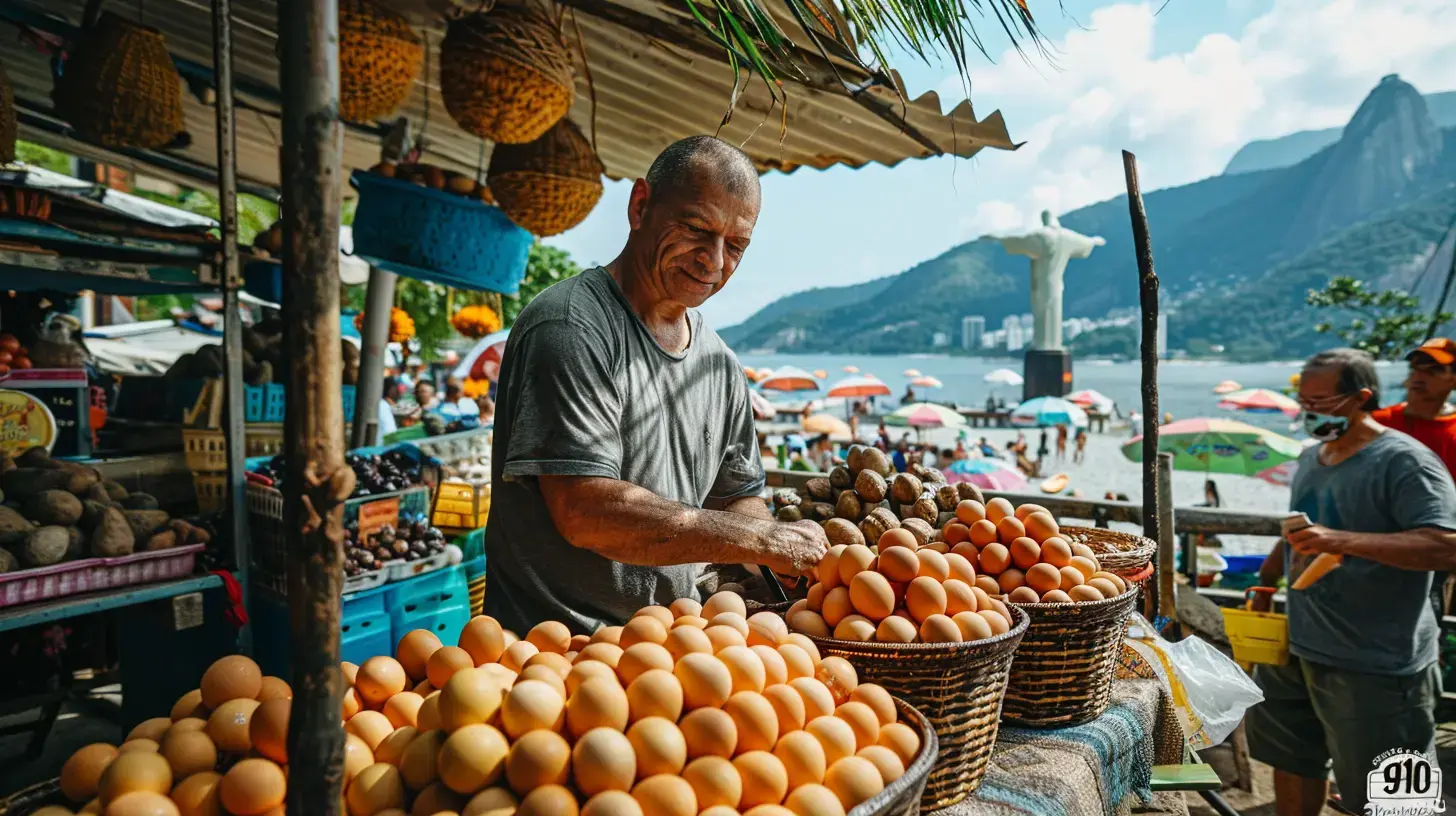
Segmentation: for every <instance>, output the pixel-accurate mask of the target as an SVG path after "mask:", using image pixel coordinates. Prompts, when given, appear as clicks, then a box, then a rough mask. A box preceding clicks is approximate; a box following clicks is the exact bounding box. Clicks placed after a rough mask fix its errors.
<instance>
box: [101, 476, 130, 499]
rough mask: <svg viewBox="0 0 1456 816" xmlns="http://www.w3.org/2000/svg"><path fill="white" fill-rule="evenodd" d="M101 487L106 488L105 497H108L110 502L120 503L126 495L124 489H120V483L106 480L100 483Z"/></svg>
mask: <svg viewBox="0 0 1456 816" xmlns="http://www.w3.org/2000/svg"><path fill="white" fill-rule="evenodd" d="M101 486H102V487H104V488H106V495H108V496H110V497H111V500H112V501H121V500H122V499H124V498H126V497H127V495H128V494H127V490H126V488H125V487H122V486H121V483H120V482H113V481H111V480H110V479H107V480H106V481H104V482H102V483H101Z"/></svg>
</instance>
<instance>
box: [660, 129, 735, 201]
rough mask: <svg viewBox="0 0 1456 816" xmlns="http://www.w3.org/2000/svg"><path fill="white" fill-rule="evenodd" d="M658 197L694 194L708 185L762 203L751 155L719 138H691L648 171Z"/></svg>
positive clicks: (667, 150) (663, 155)
mask: <svg viewBox="0 0 1456 816" xmlns="http://www.w3.org/2000/svg"><path fill="white" fill-rule="evenodd" d="M646 181H647V186H648V188H649V189H651V191H652V193H653V195H654V196H657V195H663V194H666V195H677V194H679V193H689V194H691V193H693V192H695V191H698V190H701V189H702V188H703V187H704V186H705V185H714V186H718V187H721V188H722V189H723V190H724V191H725V192H727V193H728V194H729V195H732V196H735V197H737V198H740V199H743V200H746V201H752V202H754V203H755V204H756V203H757V202H758V201H759V195H760V193H759V186H758V170H757V169H756V168H755V167H754V166H753V160H752V159H750V158H749V157H748V154H747V153H744V152H743V151H742V150H739V149H738V148H736V147H734V146H733V145H731V144H728V143H727V142H725V141H723V140H722V139H719V138H717V137H715V136H689V137H687V138H686V139H679V140H678V141H676V142H673V143H672V144H670V145H668V146H667V147H666V148H665V149H664V150H663V151H662V152H661V153H659V154H657V158H656V159H654V160H653V161H652V166H651V167H650V168H648V169H647V177H646Z"/></svg>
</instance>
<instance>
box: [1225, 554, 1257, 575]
mask: <svg viewBox="0 0 1456 816" xmlns="http://www.w3.org/2000/svg"><path fill="white" fill-rule="evenodd" d="M1264 558H1265V556H1262V555H1225V556H1224V557H1223V560H1225V561H1227V562H1228V569H1226V570H1224V574H1225V575H1227V574H1229V573H1234V574H1239V575H1247V574H1256V573H1258V572H1259V567H1262V566H1264Z"/></svg>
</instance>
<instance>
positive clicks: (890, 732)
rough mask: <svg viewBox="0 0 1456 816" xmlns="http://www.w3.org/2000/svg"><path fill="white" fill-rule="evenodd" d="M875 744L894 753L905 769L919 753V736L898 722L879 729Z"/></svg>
mask: <svg viewBox="0 0 1456 816" xmlns="http://www.w3.org/2000/svg"><path fill="white" fill-rule="evenodd" d="M875 744H876V745H883V746H884V747H886V748H889V749H890V750H891V751H894V752H895V756H897V757H899V758H900V761H901V762H903V763H904V764H905V767H907V768H908V767H910V763H912V762H914V761H915V757H916V756H917V755H918V754H919V753H920V735H919V734H918V733H916V732H915V729H913V728H911V727H910V726H908V725H905V724H904V723H900V722H896V723H890V724H888V725H885V726H883V727H881V728H880V736H879V739H877V740H876V741H875Z"/></svg>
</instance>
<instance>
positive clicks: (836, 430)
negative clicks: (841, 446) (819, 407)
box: [803, 414, 853, 442]
mask: <svg viewBox="0 0 1456 816" xmlns="http://www.w3.org/2000/svg"><path fill="white" fill-rule="evenodd" d="M803 427H804V433H806V434H810V435H813V436H821V435H822V436H828V437H829V438H830V439H831V440H832V441H835V442H852V441H853V438H852V436H851V435H850V432H849V423H847V422H845V421H844V420H842V419H840V418H839V417H836V416H831V415H829V414H814V415H812V416H810V417H808V418H806V419H805V420H804V422H803Z"/></svg>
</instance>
